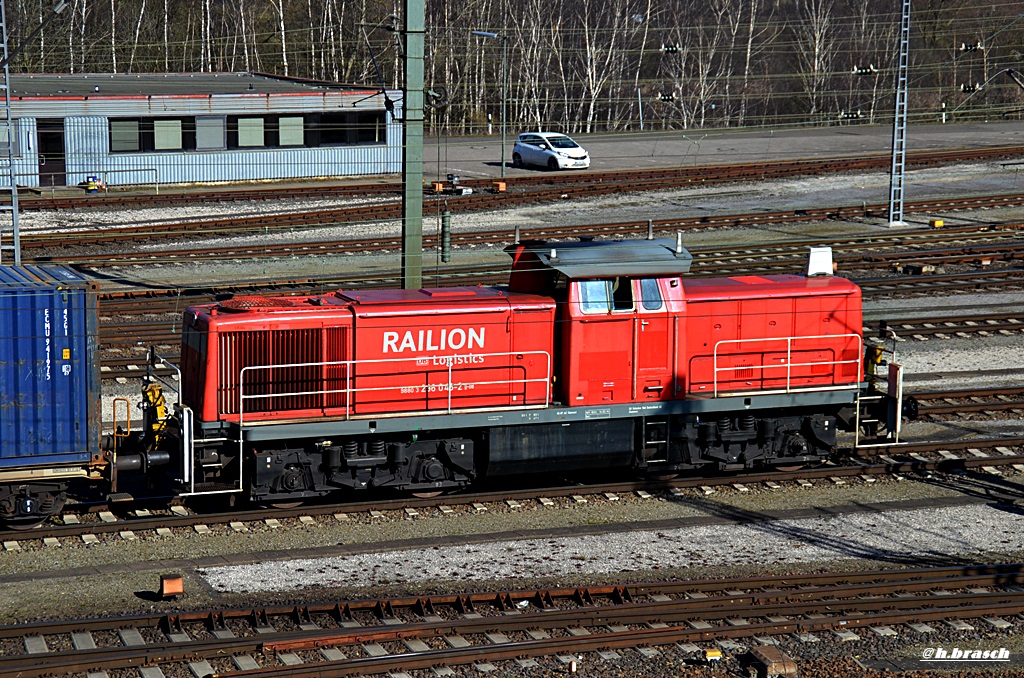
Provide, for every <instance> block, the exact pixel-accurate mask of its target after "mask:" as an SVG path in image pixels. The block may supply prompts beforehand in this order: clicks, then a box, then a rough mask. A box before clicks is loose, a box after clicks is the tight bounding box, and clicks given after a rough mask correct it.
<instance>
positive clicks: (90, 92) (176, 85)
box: [10, 73, 378, 99]
mask: <svg viewBox="0 0 1024 678" xmlns="http://www.w3.org/2000/svg"><path fill="white" fill-rule="evenodd" d="M10 85H11V97H12V98H64V99H68V98H70V99H76V98H97V97H140V96H169V97H187V96H200V97H208V96H211V95H239V96H241V95H264V96H266V95H274V94H278V95H287V94H307V95H308V94H325V93H336V94H353V93H361V92H365V93H374V92H377V91H378V89H377V88H375V87H366V86H362V85H345V84H341V83H330V82H322V81H317V80H304V79H300V78H286V77H280V76H274V75H266V74H263V73H12V74H11V77H10Z"/></svg>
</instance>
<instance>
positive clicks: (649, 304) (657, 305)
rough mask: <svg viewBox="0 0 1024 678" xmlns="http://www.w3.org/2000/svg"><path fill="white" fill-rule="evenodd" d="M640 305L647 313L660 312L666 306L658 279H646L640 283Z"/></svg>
mask: <svg viewBox="0 0 1024 678" xmlns="http://www.w3.org/2000/svg"><path fill="white" fill-rule="evenodd" d="M640 303H641V305H642V306H643V307H644V310H647V311H658V310H660V309H661V307H662V306H663V305H664V302H662V300H661V290H660V289H658V281H657V280H656V279H654V278H644V279H642V280H641V281H640Z"/></svg>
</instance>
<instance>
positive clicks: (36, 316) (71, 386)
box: [0, 266, 100, 470]
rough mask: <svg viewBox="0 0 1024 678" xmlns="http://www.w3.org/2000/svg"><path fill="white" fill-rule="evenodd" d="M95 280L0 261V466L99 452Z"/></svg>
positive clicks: (82, 458)
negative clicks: (10, 264) (2, 264)
mask: <svg viewBox="0 0 1024 678" xmlns="http://www.w3.org/2000/svg"><path fill="white" fill-rule="evenodd" d="M97 334H98V317H97V310H96V295H95V293H94V285H93V284H91V283H89V282H88V281H86V280H85V279H84V278H83V277H82V276H81V275H79V274H78V273H76V272H75V271H73V270H71V269H67V268H63V267H59V266H3V267H0V469H2V470H10V469H15V468H19V467H21V466H44V465H46V466H60V465H62V464H78V463H83V462H86V461H88V460H89V458H90V457H91V456H92V455H93V454H95V453H97V452H98V448H99V431H100V379H99V363H98V360H97V358H98V355H97Z"/></svg>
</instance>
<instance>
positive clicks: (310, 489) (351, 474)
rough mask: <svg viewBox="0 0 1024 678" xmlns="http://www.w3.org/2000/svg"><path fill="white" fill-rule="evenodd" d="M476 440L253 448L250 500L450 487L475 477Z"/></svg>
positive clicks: (373, 440) (370, 441) (364, 441)
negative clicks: (255, 449) (370, 490)
mask: <svg viewBox="0 0 1024 678" xmlns="http://www.w3.org/2000/svg"><path fill="white" fill-rule="evenodd" d="M475 448H476V446H475V444H474V441H473V440H472V439H469V438H463V437H452V438H438V439H430V438H429V437H423V436H422V435H416V436H412V437H406V438H405V439H404V440H397V439H396V440H385V439H383V438H366V439H348V440H345V441H344V442H340V443H338V444H335V443H334V442H332V441H320V442H317V443H314V444H310V445H307V446H305V447H295V448H288V449H279V450H269V449H260V450H257V451H254V452H253V455H252V458H253V474H252V476H253V480H252V483H251V498H252V499H253V500H255V501H269V500H273V501H279V500H281V499H291V498H299V499H308V498H314V497H321V496H325V495H329V494H333V493H337V492H339V491H345V492H349V491H354V490H369V489H392V490H401V491H414V492H423V491H434V490H452V489H458V488H461V487H465V486H467V485H469V484H470V483H471V482H472V480H473V478H474V476H475V459H474V457H475Z"/></svg>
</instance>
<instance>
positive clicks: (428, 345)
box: [383, 327, 485, 353]
mask: <svg viewBox="0 0 1024 678" xmlns="http://www.w3.org/2000/svg"><path fill="white" fill-rule="evenodd" d="M484 329H485V328H483V327H470V328H469V329H462V328H461V327H455V328H452V329H442V330H416V331H413V330H406V331H405V332H404V333H398V332H385V333H384V349H383V352H384V353H409V352H414V351H447V350H449V349H450V350H454V351H458V350H459V349H463V348H468V349H471V350H472V349H474V348H481V349H482V348H483V347H484Z"/></svg>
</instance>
